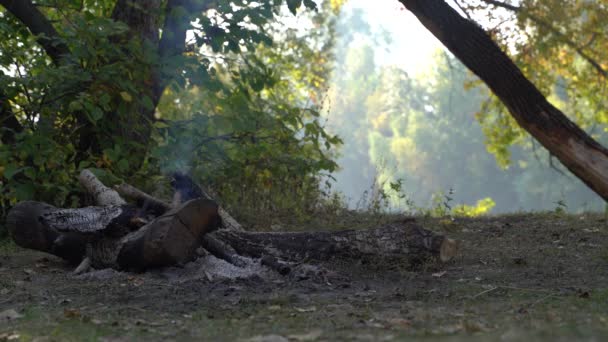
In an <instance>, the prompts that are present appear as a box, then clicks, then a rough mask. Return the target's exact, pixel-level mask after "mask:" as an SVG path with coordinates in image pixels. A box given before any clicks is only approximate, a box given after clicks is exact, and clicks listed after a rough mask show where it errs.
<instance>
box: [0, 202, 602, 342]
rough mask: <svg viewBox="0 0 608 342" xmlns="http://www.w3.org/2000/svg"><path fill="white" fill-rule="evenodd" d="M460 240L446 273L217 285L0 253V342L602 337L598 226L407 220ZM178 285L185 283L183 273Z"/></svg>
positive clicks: (212, 280) (347, 274)
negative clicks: (76, 269)
mask: <svg viewBox="0 0 608 342" xmlns="http://www.w3.org/2000/svg"><path fill="white" fill-rule="evenodd" d="M418 221H419V222H420V223H421V224H422V225H423V226H425V227H427V228H429V229H432V230H435V231H438V232H442V233H444V234H446V235H448V236H449V237H452V238H455V239H458V240H460V241H461V252H460V255H459V256H458V257H457V258H456V260H453V261H451V262H449V263H448V264H444V265H440V264H437V263H429V264H427V265H423V266H422V267H421V268H420V269H419V270H404V269H402V268H401V267H399V265H370V264H365V263H362V262H353V263H345V262H343V261H342V262H340V261H337V262H332V263H329V264H325V265H323V266H324V267H325V269H327V270H328V272H326V273H324V274H315V275H314V276H310V277H307V276H302V275H301V274H300V275H298V276H296V275H291V276H286V277H283V276H279V275H276V276H274V277H270V278H267V277H262V276H261V275H259V274H249V275H248V276H247V277H245V278H240V279H239V278H236V279H226V278H224V279H222V278H218V277H213V276H211V275H209V274H206V273H205V272H200V271H199V272H198V273H195V274H190V271H192V270H194V269H195V268H194V266H188V265H187V266H186V267H185V268H182V269H177V268H174V269H165V270H159V271H154V272H148V273H145V274H130V273H119V272H114V271H97V272H94V273H92V274H89V275H85V276H80V277H75V276H73V275H71V274H70V271H71V270H72V267H71V266H69V265H66V264H65V263H63V262H62V261H61V260H59V259H56V258H55V257H52V256H46V255H44V254H41V253H36V252H32V251H26V250H22V249H20V248H18V247H16V246H14V245H12V244H10V243H4V245H3V246H2V247H0V341H5V340H6V341H8V340H28V341H29V340H36V341H55V340H57V341H69V340H77V341H89V340H90V341H123V340H124V341H131V340H146V341H148V340H163V341H168V340H176V341H180V340H207V341H232V340H237V341H342V340H344V341H352V340H355V341H357V340H369V341H391V340H404V339H406V338H407V339H408V340H409V339H419V340H439V339H441V340H444V339H445V340H466V341H469V340H504V341H524V340H525V341H534V340H550V341H555V340H564V341H572V340H589V341H600V340H606V339H608V223H606V222H605V221H604V220H603V217H602V216H600V215H595V214H586V215H576V216H574V215H558V214H525V215H523V214H522V215H506V216H496V217H487V218H479V219H456V220H455V221H451V220H447V219H430V218H420V219H418ZM188 274H190V275H191V276H188Z"/></svg>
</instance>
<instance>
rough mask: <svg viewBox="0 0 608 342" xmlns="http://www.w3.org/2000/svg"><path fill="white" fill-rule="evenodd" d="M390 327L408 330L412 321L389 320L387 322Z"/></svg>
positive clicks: (403, 319) (402, 319)
mask: <svg viewBox="0 0 608 342" xmlns="http://www.w3.org/2000/svg"><path fill="white" fill-rule="evenodd" d="M387 322H388V323H389V324H390V325H391V326H397V327H401V328H409V327H411V326H412V321H410V320H409V319H405V318H391V319H389V320H388V321H387Z"/></svg>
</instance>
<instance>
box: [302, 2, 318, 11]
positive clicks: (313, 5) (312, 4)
mask: <svg viewBox="0 0 608 342" xmlns="http://www.w3.org/2000/svg"><path fill="white" fill-rule="evenodd" d="M304 6H306V8H308V9H311V10H315V11H317V10H318V8H317V4H316V3H315V2H314V1H312V0H304Z"/></svg>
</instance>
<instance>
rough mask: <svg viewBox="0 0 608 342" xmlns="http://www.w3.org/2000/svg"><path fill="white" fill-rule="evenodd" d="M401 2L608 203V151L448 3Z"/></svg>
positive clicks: (436, 0)
mask: <svg viewBox="0 0 608 342" xmlns="http://www.w3.org/2000/svg"><path fill="white" fill-rule="evenodd" d="M400 2H401V3H402V4H403V5H405V7H406V8H407V9H408V10H410V11H411V12H412V13H413V14H414V15H415V16H416V17H417V18H418V19H419V20H420V22H421V23H422V24H423V25H424V26H425V27H426V28H427V29H428V30H429V31H430V32H431V33H432V34H433V35H435V37H437V39H439V40H440V41H441V42H442V43H443V45H445V46H446V47H447V48H448V49H449V50H450V51H451V52H452V53H453V54H454V55H455V56H456V57H457V58H458V59H460V60H461V61H462V63H463V64H464V65H466V66H467V67H468V68H469V69H470V70H471V71H473V72H474V73H475V74H476V75H477V76H479V78H480V79H481V80H483V81H484V82H485V83H486V84H487V85H488V87H490V89H491V90H492V92H494V94H495V95H496V96H497V97H498V98H499V99H500V100H501V101H502V102H503V103H504V104H505V106H506V107H507V108H508V109H509V112H510V113H511V115H512V116H513V117H514V118H515V120H516V121H517V123H518V124H519V125H520V126H521V127H522V128H523V129H525V130H526V131H528V132H529V133H530V134H531V135H532V136H533V137H534V138H535V139H536V140H538V142H540V143H541V144H542V145H543V146H544V147H545V148H546V149H547V150H549V152H550V153H551V154H553V155H554V156H556V157H557V158H558V159H559V160H560V161H561V162H562V164H564V166H566V167H567V168H568V169H569V170H570V171H572V173H573V174H575V175H576V176H577V177H578V178H579V179H580V180H582V181H583V182H584V183H585V184H587V186H589V188H591V189H592V190H593V191H595V192H596V193H597V194H598V195H600V196H601V197H602V198H604V199H605V200H608V150H607V149H606V148H604V147H603V146H602V145H600V144H599V143H598V142H596V141H595V140H593V138H591V137H590V136H589V135H588V134H587V133H585V132H584V131H583V130H582V129H580V128H579V127H578V126H577V125H576V124H574V123H573V122H572V121H570V120H569V119H568V118H567V117H566V116H565V115H564V114H563V113H562V112H561V111H560V110H559V109H557V108H555V107H554V106H553V105H552V104H550V103H549V102H548V101H547V99H546V98H545V97H544V96H543V94H541V92H540V91H539V90H538V89H537V88H536V87H535V86H534V84H532V83H531V82H530V81H529V80H528V79H527V78H526V77H525V76H524V75H523V74H522V72H521V70H519V68H518V67H517V66H516V65H515V64H514V63H513V61H512V60H511V59H510V58H509V57H508V56H507V55H506V54H505V53H504V52H503V51H502V50H501V49H500V48H499V47H498V45H496V43H494V41H492V39H491V38H490V36H489V35H488V34H487V33H486V32H485V31H484V30H483V29H482V28H480V27H479V26H478V25H476V24H475V23H473V22H471V21H469V20H467V19H465V18H463V17H462V16H460V15H459V14H458V12H456V11H455V10H454V9H453V8H451V7H450V6H449V5H448V4H447V3H446V2H445V1H444V0H400Z"/></svg>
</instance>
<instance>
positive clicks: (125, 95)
mask: <svg viewBox="0 0 608 342" xmlns="http://www.w3.org/2000/svg"><path fill="white" fill-rule="evenodd" d="M120 97H122V99H123V100H125V101H126V102H131V101H133V98H132V97H131V94H129V93H127V92H126V91H121V92H120Z"/></svg>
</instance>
